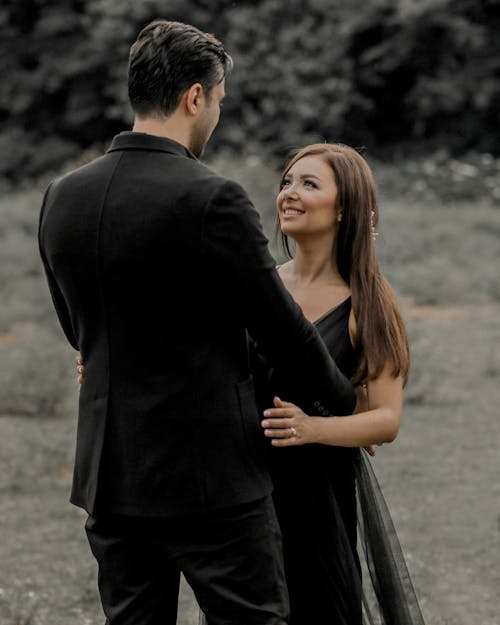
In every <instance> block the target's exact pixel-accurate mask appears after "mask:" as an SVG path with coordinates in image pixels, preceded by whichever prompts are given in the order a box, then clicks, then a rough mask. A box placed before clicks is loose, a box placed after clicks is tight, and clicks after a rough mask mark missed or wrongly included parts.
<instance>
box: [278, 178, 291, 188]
mask: <svg viewBox="0 0 500 625" xmlns="http://www.w3.org/2000/svg"><path fill="white" fill-rule="evenodd" d="M289 184H290V180H282V181H281V185H280V189H283V187H287V186H288V185H289Z"/></svg>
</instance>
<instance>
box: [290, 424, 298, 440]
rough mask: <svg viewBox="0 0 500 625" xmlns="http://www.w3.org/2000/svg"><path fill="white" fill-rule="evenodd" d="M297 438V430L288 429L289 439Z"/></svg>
mask: <svg viewBox="0 0 500 625" xmlns="http://www.w3.org/2000/svg"><path fill="white" fill-rule="evenodd" d="M293 436H297V430H296V429H295V428H294V427H293V425H292V427H291V428H290V437H293Z"/></svg>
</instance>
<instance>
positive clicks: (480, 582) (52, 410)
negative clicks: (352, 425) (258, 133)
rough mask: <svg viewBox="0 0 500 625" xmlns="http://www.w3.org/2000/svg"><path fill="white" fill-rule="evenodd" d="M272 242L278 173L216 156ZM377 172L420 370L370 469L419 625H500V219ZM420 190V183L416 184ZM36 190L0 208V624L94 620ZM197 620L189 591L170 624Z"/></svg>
mask: <svg viewBox="0 0 500 625" xmlns="http://www.w3.org/2000/svg"><path fill="white" fill-rule="evenodd" d="M214 167H215V168H218V169H220V170H221V171H224V172H225V173H226V174H227V175H229V176H230V177H234V178H236V179H238V180H240V181H241V182H242V183H243V184H244V186H245V187H246V188H247V189H248V190H249V192H250V195H251V197H252V198H253V199H254V200H255V202H256V204H257V206H258V207H259V209H260V210H261V213H262V216H263V222H264V225H265V228H266V230H267V232H268V233H269V235H271V234H272V229H273V201H272V196H273V193H274V189H275V187H276V184H277V176H276V175H275V173H274V171H273V170H272V169H271V168H267V167H264V166H263V165H262V164H261V163H259V162H258V161H257V160H255V159H251V160H247V161H244V160H241V159H240V160H239V161H238V160H237V159H234V158H233V159H231V160H229V159H225V158H223V157H220V158H219V159H216V160H215V161H214ZM395 176H397V168H396V167H394V166H392V167H390V168H389V167H381V166H380V167H379V168H378V169H377V178H378V179H379V180H380V181H381V185H380V186H381V224H380V227H379V230H380V237H379V238H378V241H377V246H378V250H379V255H380V258H381V260H382V263H383V266H384V269H385V271H386V274H387V276H388V277H389V279H390V281H391V282H392V284H393V286H394V287H395V289H396V291H397V293H398V294H399V296H400V297H401V300H402V302H403V306H404V311H405V316H406V320H407V324H408V329H409V332H410V337H411V343H412V353H413V369H412V373H411V377H410V381H409V383H408V387H407V390H406V406H405V416H404V421H403V425H402V428H401V431H400V435H399V437H398V439H397V440H396V442H395V443H393V444H392V445H390V446H384V447H382V448H380V449H379V450H378V453H377V456H376V458H375V459H374V466H375V470H376V472H377V474H378V476H379V479H380V481H381V483H382V486H383V489H384V493H385V495H386V497H387V500H388V503H389V506H390V509H391V511H392V514H393V517H394V520H395V523H396V526H397V529H398V532H399V535H400V538H401V542H402V545H403V548H404V550H405V553H406V556H407V559H408V564H409V568H410V571H411V574H412V577H413V581H414V584H415V587H416V589H417V592H418V594H419V596H420V598H421V602H422V609H423V612H424V615H425V617H426V621H427V624H428V625H500V602H499V600H498V598H497V590H498V587H500V556H499V553H500V470H499V468H500V467H499V462H498V449H499V448H500V419H499V418H498V406H499V405H500V384H499V381H500V350H499V347H498V346H499V344H500V314H499V313H500V281H499V278H498V275H499V269H500V262H499V260H500V259H499V256H500V245H499V240H500V239H499V237H500V208H498V206H497V205H496V204H495V201H496V200H495V198H494V197H493V196H492V197H491V198H488V197H486V196H484V197H482V198H480V199H474V198H469V199H467V200H460V199H458V200H457V199H455V197H452V198H451V199H450V198H448V200H447V201H446V202H442V201H441V200H440V199H439V197H440V196H439V194H436V193H435V189H434V188H433V187H432V186H431V185H429V184H427V181H426V180H425V179H422V180H420V181H419V180H415V179H413V178H410V177H408V173H406V174H405V176H406V177H407V178H406V180H405V179H400V178H398V179H397V181H395V179H394V177H395ZM417 183H420V184H417ZM41 195H42V190H41V189H33V190H28V191H26V190H25V191H22V192H12V193H9V194H8V195H6V196H5V197H4V198H2V199H1V200H0V291H1V308H0V380H1V382H0V384H1V386H0V415H1V416H0V439H1V441H2V443H1V456H0V495H1V500H0V523H1V528H0V531H1V536H2V539H1V543H0V625H49V624H50V625H68V624H69V623H71V624H72V625H93V624H94V623H101V622H103V617H102V614H101V612H100V607H99V603H98V597H97V591H96V579H95V577H96V570H95V566H94V562H93V560H92V558H91V556H90V553H89V550H88V547H87V545H86V543H85V538H84V533H83V522H84V516H83V514H82V513H81V511H79V510H77V509H76V508H73V507H71V506H70V505H69V504H68V502H67V498H68V493H69V486H70V480H71V467H72V460H73V450H74V431H75V413H76V400H77V393H78V388H77V386H78V385H77V383H76V380H75V374H74V366H73V357H74V355H75V354H74V352H73V351H72V350H71V348H68V347H67V346H66V345H65V343H64V340H63V337H62V334H61V333H60V331H59V329H58V328H57V325H56V322H55V316H54V313H53V311H52V305H51V302H50V298H49V296H48V293H47V289H46V286H45V283H44V280H43V276H42V273H41V268H40V262H39V260H38V254H37V247H36V237H35V232H36V225H37V218H38V210H39V206H40V201H41ZM194 623H196V620H195V613H194V611H193V607H192V601H191V598H190V595H189V591H188V590H187V589H184V590H183V593H182V602H181V610H180V614H179V625H191V624H193V625H194Z"/></svg>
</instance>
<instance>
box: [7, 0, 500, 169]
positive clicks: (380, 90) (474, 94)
mask: <svg viewBox="0 0 500 625" xmlns="http://www.w3.org/2000/svg"><path fill="white" fill-rule="evenodd" d="M158 16H161V17H165V18H167V19H178V20H182V21H186V22H191V23H193V24H195V25H197V26H198V27H200V28H201V29H203V30H207V31H210V32H214V33H215V34H216V35H217V36H219V37H220V38H221V39H222V40H223V41H224V42H225V44H226V46H227V49H228V50H229V52H230V53H231V54H232V55H233V57H234V59H235V63H236V67H235V71H234V73H233V74H232V75H231V77H230V78H229V81H228V95H229V97H228V100H227V105H226V107H225V108H224V121H223V123H222V124H221V126H220V127H219V128H218V130H217V132H216V134H215V136H214V139H213V149H217V148H220V147H223V146H225V147H226V148H231V149H232V150H234V151H241V150H244V151H245V153H250V152H255V153H257V152H261V151H262V150H265V152H266V153H267V154H279V155H281V154H283V153H284V152H285V151H287V149H288V148H290V147H293V146H296V145H302V144H305V143H310V142H313V141H318V140H320V141H322V140H329V141H339V140H340V141H344V142H346V143H350V144H354V145H366V146H368V147H370V148H371V149H372V150H373V149H375V150H376V151H377V153H378V154H379V155H385V156H394V155H395V153H396V152H397V151H398V150H400V148H401V146H403V147H404V146H405V145H408V146H411V149H412V150H413V151H415V150H417V151H418V150H421V151H425V152H427V151H428V150H429V148H431V149H432V151H434V150H435V149H437V148H443V147H444V148H446V149H447V150H449V151H450V152H451V153H456V154H458V153H462V152H463V151H464V150H471V149H475V150H480V151H488V152H491V153H493V154H498V151H499V148H498V146H499V145H500V142H499V138H500V124H499V123H498V110H499V104H500V81H498V75H499V72H500V40H499V38H498V36H497V33H498V30H499V27H500V6H499V5H498V2H496V0H484V1H483V2H480V3H479V2H476V1H475V0H425V1H424V0H422V1H420V2H413V1H411V0H374V1H372V2H365V1H364V0H363V1H362V0H339V1H338V2H335V3H332V2H329V1H327V0H310V1H308V2H307V3H306V2H304V1H303V0H289V1H288V2H286V3H283V2H282V1H281V0H258V1H257V2H253V1H252V2H250V1H249V0H240V1H239V2H237V3H236V2H232V1H230V0H210V1H208V0H170V1H169V2H168V3H167V4H166V3H165V2H164V1H163V0H144V1H143V2H136V1H135V0H121V1H120V2H116V1H115V0H78V1H76V0H75V1H74V2H67V1H66V0H52V2H50V3H47V2H42V1H41V0H16V1H15V2H13V1H10V2H7V3H4V4H2V8H0V34H1V37H0V78H1V80H2V91H1V92H0V174H2V173H3V174H4V175H6V176H8V177H9V178H10V179H11V180H20V179H22V178H24V177H26V176H32V175H38V174H39V173H41V172H43V171H44V170H46V169H52V168H53V167H57V166H58V164H60V163H62V162H64V161H65V160H67V159H68V157H73V156H76V155H77V154H78V152H79V150H80V149H81V148H82V147H88V146H90V145H91V144H93V143H95V142H103V141H104V142H105V141H107V140H108V139H109V137H111V136H112V135H113V134H115V133H116V132H117V131H119V130H122V129H123V128H124V127H127V126H128V125H129V123H130V121H131V113H130V110H129V107H128V103H127V97H126V64H127V56H128V49H129V46H130V43H131V42H132V41H133V39H134V38H135V36H136V34H137V32H138V30H139V29H140V28H141V27H142V26H143V25H144V24H145V23H147V22H148V21H150V20H151V19H154V18H155V17H158Z"/></svg>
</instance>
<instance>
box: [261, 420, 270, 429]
mask: <svg viewBox="0 0 500 625" xmlns="http://www.w3.org/2000/svg"><path fill="white" fill-rule="evenodd" d="M261 425H262V427H263V428H267V426H268V425H269V423H268V422H267V421H262V423H261Z"/></svg>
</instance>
